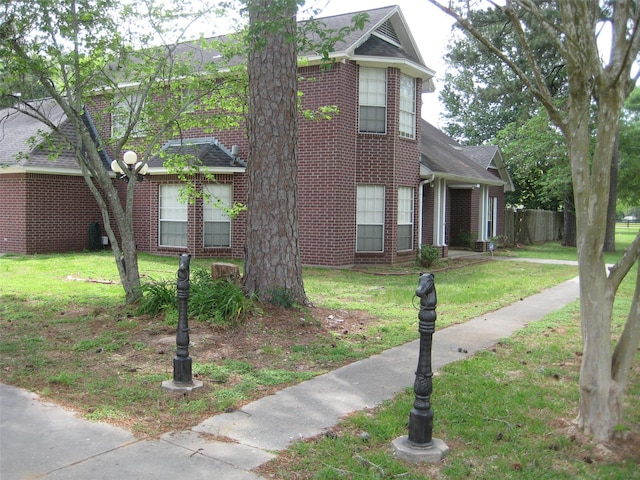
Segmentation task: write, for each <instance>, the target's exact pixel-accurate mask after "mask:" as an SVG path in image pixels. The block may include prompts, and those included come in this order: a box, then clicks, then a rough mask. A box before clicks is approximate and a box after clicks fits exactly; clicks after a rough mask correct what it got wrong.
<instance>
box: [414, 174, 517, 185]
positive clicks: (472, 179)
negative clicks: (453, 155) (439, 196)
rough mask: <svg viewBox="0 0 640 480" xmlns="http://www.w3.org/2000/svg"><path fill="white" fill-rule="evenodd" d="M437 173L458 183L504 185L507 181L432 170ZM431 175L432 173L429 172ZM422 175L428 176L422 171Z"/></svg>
mask: <svg viewBox="0 0 640 480" xmlns="http://www.w3.org/2000/svg"><path fill="white" fill-rule="evenodd" d="M432 173H433V174H434V175H435V178H440V179H443V180H447V181H450V182H456V183H464V184H476V183H479V184H481V185H492V186H497V187H499V186H503V185H505V183H506V182H504V181H503V180H500V179H499V178H496V179H495V180H490V179H485V178H475V177H466V176H463V175H455V174H452V173H442V172H432ZM429 175H430V174H429ZM421 177H422V178H426V176H425V175H423V173H422V172H421Z"/></svg>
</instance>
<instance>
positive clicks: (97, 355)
mask: <svg viewBox="0 0 640 480" xmlns="http://www.w3.org/2000/svg"><path fill="white" fill-rule="evenodd" d="M210 262H211V260H202V259H192V269H195V268H198V267H203V268H204V267H207V266H208V264H209V263H210ZM456 266H457V265H456ZM176 269H177V260H176V259H175V258H167V257H154V256H151V255H140V272H141V274H142V275H143V279H144V281H151V280H158V281H162V280H167V279H175V272H176ZM418 272H419V270H418V269H417V268H413V267H406V268H404V267H403V268H402V269H392V272H391V273H393V274H392V275H388V274H383V273H389V272H388V271H371V272H368V273H363V272H356V271H351V270H331V269H319V268H312V269H305V270H304V280H305V287H306V290H307V293H308V295H309V297H310V299H311V300H312V302H313V303H314V304H315V305H316V306H317V307H321V308H327V309H332V311H334V310H335V311H337V310H339V311H348V310H354V311H359V312H368V313H366V314H367V315H368V317H369V318H368V321H367V325H366V329H364V330H362V331H354V332H348V333H342V332H340V333H336V332H333V331H328V330H326V329H324V328H322V327H321V326H319V325H317V324H316V323H317V322H316V321H315V320H313V319H311V315H310V312H307V311H304V310H302V311H300V312H298V315H299V317H303V318H305V319H306V318H309V321H308V322H307V321H306V320H305V322H306V323H308V324H309V326H305V327H298V328H300V329H301V331H302V333H305V331H306V330H311V331H317V332H318V334H317V335H316V336H309V335H310V334H306V333H305V337H304V340H303V341H297V338H298V337H296V336H292V335H291V332H290V331H289V330H288V327H287V326H279V325H274V323H273V321H270V320H269V319H268V318H267V319H266V320H265V321H264V323H265V328H264V329H263V330H265V331H266V333H268V334H269V335H271V336H270V337H269V336H268V335H267V336H266V337H265V340H261V343H260V344H259V345H256V346H255V348H254V350H256V351H259V352H261V353H260V354H259V355H257V354H255V352H253V353H254V357H255V358H252V359H249V360H250V361H251V364H252V365H253V371H251V372H248V371H246V369H243V368H241V367H242V365H241V364H229V363H228V362H229V361H230V360H233V358H227V359H224V358H222V359H218V360H216V361H215V362H212V361H210V360H209V359H208V358H201V357H198V356H197V355H196V354H194V353H193V352H192V356H194V366H193V367H194V372H195V373H196V374H198V375H201V377H200V378H201V379H202V380H204V381H205V385H206V386H208V387H207V388H205V389H203V390H201V391H197V392H194V394H192V395H190V396H187V397H184V398H172V397H171V396H167V395H165V394H164V393H163V391H162V390H161V389H160V388H158V385H159V384H160V383H161V382H162V381H163V380H166V379H170V378H171V375H172V364H171V360H170V358H168V355H167V353H168V352H167V353H165V354H164V355H160V354H159V353H158V352H159V350H160V347H158V346H156V345H157V344H156V343H152V340H153V339H155V338H158V337H161V336H162V335H165V336H167V337H169V339H171V335H173V338H174V339H175V326H171V327H168V326H167V320H166V319H165V318H164V316H163V315H160V316H158V317H149V316H144V315H143V316H137V315H136V313H135V309H133V308H127V307H123V302H124V296H123V292H122V289H121V288H120V286H119V285H118V284H117V283H110V282H115V281H116V280H117V270H116V266H115V263H114V261H113V259H112V258H111V256H110V255H109V254H108V253H107V252H86V253H79V254H59V255H35V256H18V255H5V256H2V257H0V295H1V296H2V302H1V303H0V328H2V331H3V335H2V337H0V374H1V375H2V381H4V382H6V383H11V384H15V385H18V386H22V387H24V388H26V389H29V390H31V391H35V392H36V393H39V394H41V395H45V396H47V397H49V398H50V399H52V400H54V401H57V402H59V403H62V404H65V405H69V406H71V407H73V408H74V409H76V410H77V411H79V412H84V414H85V415H86V416H87V417H88V418H100V419H108V420H109V421H113V422H115V423H118V424H120V425H122V426H125V427H127V428H130V429H131V430H133V431H134V432H135V433H136V434H139V435H156V434H158V433H162V432H163V431H166V430H168V429H173V428H180V427H181V426H183V427H187V426H190V425H193V424H196V423H198V422H199V421H201V419H202V418H203V417H206V416H210V415H214V414H215V413H217V412H220V411H222V410H225V409H229V408H237V407H238V406H240V405H242V404H243V403H245V402H247V401H250V400H252V399H255V398H258V397H260V396H263V395H265V394H268V393H270V392H272V391H273V390H274V389H278V388H282V387H283V386H286V385H289V384H291V383H296V382H300V381H303V380H305V379H308V378H310V377H311V376H313V375H318V374H321V373H324V372H326V371H327V370H329V369H332V368H336V367H337V366H340V365H343V364H345V363H349V362H352V361H354V360H358V359H361V358H364V357H367V356H369V355H372V354H375V353H379V352H381V351H382V350H384V349H387V348H390V347H393V346H396V345H399V344H401V343H404V342H406V341H410V340H413V339H415V338H416V336H417V308H416V307H417V306H416V305H415V298H416V297H415V295H414V292H415V288H416V286H417V278H418ZM575 275H576V268H575V267H571V266H544V265H535V264H525V263H522V264H521V263H518V262H485V263H476V264H473V265H469V266H466V267H464V268H452V269H449V270H446V271H440V272H436V281H437V282H438V283H437V284H438V289H439V316H438V328H444V327H445V326H446V325H449V324H452V323H456V322H463V321H465V320H466V319H468V318H471V317H473V316H476V315H480V314H481V313H483V312H486V311H490V310H494V309H496V308H500V307H501V306H503V305H506V304H508V303H511V302H513V301H515V300H517V299H518V298H520V297H523V296H526V295H529V294H531V293H534V292H537V291H539V290H541V289H544V288H546V287H549V286H551V285H553V284H555V283H557V282H559V281H562V280H564V279H568V278H571V277H573V276H575ZM294 315H295V313H294ZM190 326H191V327H192V328H194V327H197V328H198V329H200V330H203V331H207V332H211V334H212V335H217V336H229V335H230V334H231V333H232V332H233V331H234V329H233V328H231V329H230V330H216V328H217V327H216V326H209V325H208V324H207V323H206V322H198V321H197V320H196V319H191V320H190ZM363 328H364V327H363ZM314 329H315V330H314ZM258 334H260V335H261V336H264V335H265V334H264V333H263V331H262V330H261V331H258V332H255V331H254V332H251V331H248V333H246V335H247V336H249V337H250V336H252V335H258ZM278 336H280V337H285V338H286V340H287V341H288V342H292V343H291V344H290V345H285V346H280V344H279V343H278ZM231 337H233V335H231ZM241 340H242V341H251V339H250V338H248V339H247V338H242V339H241ZM230 341H233V340H230ZM205 344H206V341H204V344H203V345H202V346H201V345H198V347H200V349H197V347H196V350H195V352H196V353H197V354H200V353H201V352H203V351H204V348H205V347H206V345H205ZM174 345H175V343H174ZM171 348H172V347H171V346H169V352H170V351H171ZM163 350H164V349H163ZM232 354H233V352H231V353H230V355H232ZM249 360H247V362H248V361H249ZM200 363H202V364H203V365H200ZM212 364H215V365H216V368H217V372H216V371H215V369H214V368H213V365H212ZM207 369H208V370H207ZM70 372H73V373H74V376H70ZM207 372H213V373H207ZM105 392H108V394H105ZM192 404H193V405H192ZM185 412H186V413H185Z"/></svg>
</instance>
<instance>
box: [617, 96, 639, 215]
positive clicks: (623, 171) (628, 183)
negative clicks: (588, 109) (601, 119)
mask: <svg viewBox="0 0 640 480" xmlns="http://www.w3.org/2000/svg"><path fill="white" fill-rule="evenodd" d="M619 175H620V176H619V179H618V198H619V199H620V200H621V201H622V202H623V203H625V204H627V205H628V206H630V207H634V206H636V207H637V206H640V87H636V88H635V89H634V90H633V92H631V95H629V98H628V99H627V101H626V102H625V104H624V109H623V115H622V118H621V119H620V173H619Z"/></svg>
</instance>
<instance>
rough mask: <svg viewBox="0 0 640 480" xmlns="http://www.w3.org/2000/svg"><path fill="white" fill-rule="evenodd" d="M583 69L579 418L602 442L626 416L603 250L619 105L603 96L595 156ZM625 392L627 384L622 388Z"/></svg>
mask: <svg viewBox="0 0 640 480" xmlns="http://www.w3.org/2000/svg"><path fill="white" fill-rule="evenodd" d="M576 67H577V68H578V69H582V68H583V65H578V66H577V65H573V66H571V67H569V75H570V83H571V80H572V79H573V83H572V85H571V89H570V94H571V100H570V102H571V107H570V112H569V119H568V129H567V133H566V135H565V138H566V139H567V146H568V151H569V160H570V162H571V170H572V179H573V192H574V200H575V211H576V231H577V239H578V242H577V250H578V262H579V274H580V313H581V317H582V340H583V355H582V365H581V369H580V413H579V416H578V419H577V422H578V424H579V425H580V427H581V428H582V429H583V430H584V431H585V433H587V434H590V435H592V436H593V438H594V439H595V440H596V441H607V440H609V439H610V438H611V436H612V435H613V431H614V428H615V426H616V422H617V421H618V419H619V418H620V416H621V411H620V410H617V409H616V402H615V401H613V395H612V394H613V392H614V391H615V389H614V388H613V387H614V384H613V377H612V355H611V317H612V312H613V302H614V299H615V293H616V289H617V285H614V284H613V283H612V282H610V281H609V278H608V277H607V271H606V269H605V263H604V255H603V245H604V237H605V231H606V219H607V209H608V202H603V201H595V199H608V198H609V181H610V179H609V173H610V169H611V159H612V154H613V144H614V143H615V131H616V125H617V114H618V113H619V109H616V103H617V102H618V100H617V99H616V98H615V93H614V94H611V93H609V94H608V95H607V94H606V93H604V92H602V93H601V94H600V95H601V96H600V98H599V99H598V100H599V109H598V132H597V142H596V146H595V149H594V152H593V155H590V151H589V145H590V135H591V132H590V129H589V125H588V122H586V121H584V112H585V111H588V110H589V106H590V101H591V87H590V85H589V83H588V82H587V81H585V82H581V80H583V79H584V78H585V77H584V76H582V72H578V73H576V72H575V70H574V69H575V68H576ZM618 387H621V388H622V390H624V386H623V385H618Z"/></svg>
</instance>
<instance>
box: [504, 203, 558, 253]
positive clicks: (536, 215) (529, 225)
mask: <svg viewBox="0 0 640 480" xmlns="http://www.w3.org/2000/svg"><path fill="white" fill-rule="evenodd" d="M504 219H505V222H504V227H505V230H504V232H505V237H506V241H505V243H506V244H507V245H515V244H516V243H523V244H527V245H530V244H532V243H537V242H551V241H554V240H560V239H561V238H562V232H563V229H564V215H563V214H562V212H551V211H548V210H517V211H515V212H514V211H513V210H512V209H507V211H506V212H505V215H504Z"/></svg>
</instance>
